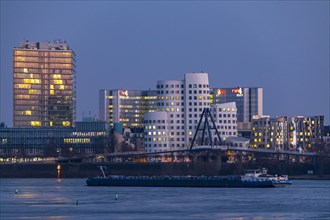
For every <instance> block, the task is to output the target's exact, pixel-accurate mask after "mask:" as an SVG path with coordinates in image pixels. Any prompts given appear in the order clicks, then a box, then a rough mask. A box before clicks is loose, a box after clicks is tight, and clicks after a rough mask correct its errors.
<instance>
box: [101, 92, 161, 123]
mask: <svg viewBox="0 0 330 220" xmlns="http://www.w3.org/2000/svg"><path fill="white" fill-rule="evenodd" d="M156 100H157V93H156V91H152V90H148V91H141V90H100V91H99V119H100V120H102V121H106V122H109V125H110V126H111V127H113V126H114V123H122V124H123V127H124V128H142V127H143V126H144V124H143V117H144V114H145V113H146V112H154V111H156V109H157V108H156Z"/></svg>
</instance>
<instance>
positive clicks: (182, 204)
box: [0, 179, 330, 220]
mask: <svg viewBox="0 0 330 220" xmlns="http://www.w3.org/2000/svg"><path fill="white" fill-rule="evenodd" d="M16 188H17V189H18V193H17V194H15V190H16ZM116 193H118V200H115V195H116ZM77 201H78V203H77ZM0 219H1V220H5V219H233V220H234V219H256V220H261V219H330V181H324V180H323V181H321V180H319V181H315V180H313V181H309V180H300V181H299V180H296V181H294V182H293V185H292V186H290V187H287V188H267V189H262V188H260V189H249V188H141V187H131V188H129V187H88V186H86V184H85V179H62V180H61V181H60V182H58V181H57V180H56V179H0Z"/></svg>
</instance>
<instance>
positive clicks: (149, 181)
mask: <svg viewBox="0 0 330 220" xmlns="http://www.w3.org/2000/svg"><path fill="white" fill-rule="evenodd" d="M100 168H101V171H102V173H103V176H101V177H90V178H87V180H86V183H87V185H88V186H132V187H252V188H253V187H275V185H274V182H273V181H272V180H268V179H264V178H246V177H245V178H242V177H241V176H115V175H111V176H105V174H104V171H103V168H102V167H100Z"/></svg>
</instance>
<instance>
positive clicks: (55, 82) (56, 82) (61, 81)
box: [54, 79, 63, 84]
mask: <svg viewBox="0 0 330 220" xmlns="http://www.w3.org/2000/svg"><path fill="white" fill-rule="evenodd" d="M54 84H63V80H60V79H57V80H54Z"/></svg>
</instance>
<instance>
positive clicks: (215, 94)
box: [211, 87, 263, 129]
mask: <svg viewBox="0 0 330 220" xmlns="http://www.w3.org/2000/svg"><path fill="white" fill-rule="evenodd" d="M211 92H212V94H211V102H212V104H218V103H227V102H235V103H236V107H237V122H238V126H239V128H241V129H246V128H247V129H249V128H250V126H251V122H252V119H253V116H254V115H262V114H263V89H262V88H240V87H236V88H214V89H212V90H211Z"/></svg>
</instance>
